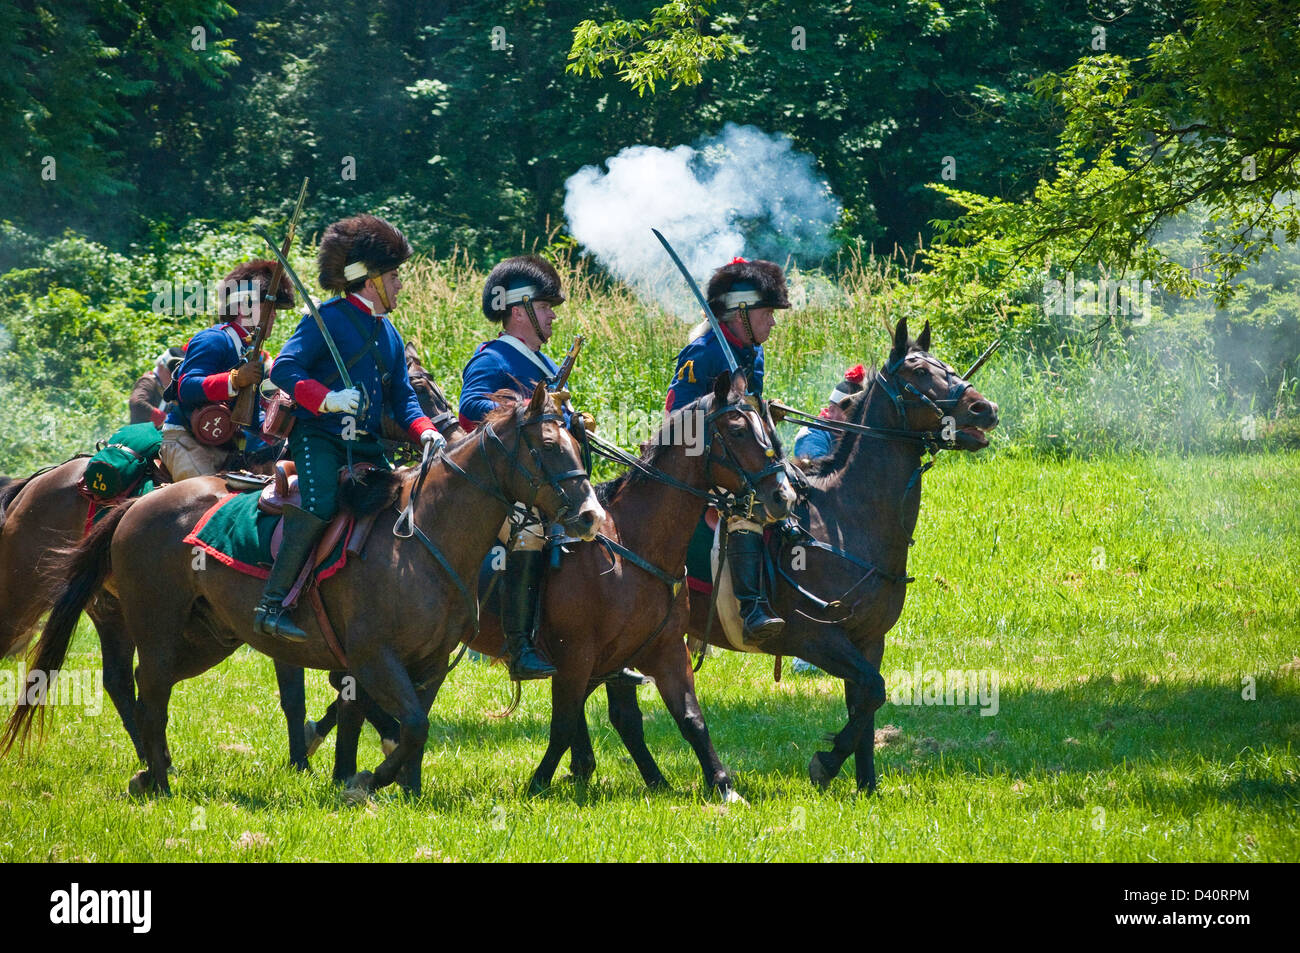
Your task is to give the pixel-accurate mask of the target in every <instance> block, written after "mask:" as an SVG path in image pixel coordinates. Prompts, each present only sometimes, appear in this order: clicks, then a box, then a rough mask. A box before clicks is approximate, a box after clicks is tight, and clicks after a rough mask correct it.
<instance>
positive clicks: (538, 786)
mask: <svg viewBox="0 0 1300 953" xmlns="http://www.w3.org/2000/svg"><path fill="white" fill-rule="evenodd" d="M549 787H550V785H549V784H542V783H541V782H540V781H538V780H536V779H534V780H532V781H529V782H528V795H527V796H528V797H541V796H542V795H543V794H545V793H546V789H547V788H549Z"/></svg>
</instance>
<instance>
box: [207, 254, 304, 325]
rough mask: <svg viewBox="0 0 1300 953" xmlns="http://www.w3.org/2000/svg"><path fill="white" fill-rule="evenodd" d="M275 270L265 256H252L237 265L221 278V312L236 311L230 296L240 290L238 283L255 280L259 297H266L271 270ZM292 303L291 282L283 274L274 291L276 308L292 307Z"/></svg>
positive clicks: (273, 264) (225, 313)
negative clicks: (251, 258)
mask: <svg viewBox="0 0 1300 953" xmlns="http://www.w3.org/2000/svg"><path fill="white" fill-rule="evenodd" d="M274 270H275V262H273V261H268V260H267V259H265V258H254V259H253V260H252V261H246V262H244V263H243V264H242V265H239V266H237V267H236V268H235V269H234V270H233V271H231V272H230V274H228V275H226V277H224V278H222V279H221V291H220V304H221V314H222V315H227V316H228V315H231V314H234V313H236V310H237V309H236V308H234V307H232V306H231V304H230V296H231V295H232V294H234V293H236V292H238V291H239V290H240V285H242V284H244V283H245V282H250V281H256V282H257V292H258V295H259V296H260V297H261V298H265V297H266V293H267V291H269V290H270V288H271V272H272V271H274ZM293 305H294V296H293V283H292V282H290V281H289V276H288V275H284V276H283V277H281V279H280V287H279V288H277V289H276V291H275V306H276V308H292V307H293Z"/></svg>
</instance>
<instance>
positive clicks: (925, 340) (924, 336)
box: [916, 321, 930, 353]
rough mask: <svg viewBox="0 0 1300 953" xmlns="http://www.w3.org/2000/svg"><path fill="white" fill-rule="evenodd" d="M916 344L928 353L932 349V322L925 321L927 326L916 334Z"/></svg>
mask: <svg viewBox="0 0 1300 953" xmlns="http://www.w3.org/2000/svg"><path fill="white" fill-rule="evenodd" d="M916 346H917V347H919V348H920V349H921V350H922V351H926V352H927V353H928V352H929V350H930V322H929V321H926V322H925V327H923V328H921V333H920V334H918V335H917V336H916Z"/></svg>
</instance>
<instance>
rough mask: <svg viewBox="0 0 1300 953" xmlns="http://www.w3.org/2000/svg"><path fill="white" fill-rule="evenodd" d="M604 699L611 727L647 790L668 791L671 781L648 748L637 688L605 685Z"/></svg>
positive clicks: (626, 683)
mask: <svg viewBox="0 0 1300 953" xmlns="http://www.w3.org/2000/svg"><path fill="white" fill-rule="evenodd" d="M605 697H606V700H607V701H608V703H609V723H610V724H611V725H613V726H614V730H615V731H617V732H618V736H619V737H620V738H621V739H623V747H625V748H627V751H628V754H630V755H631V756H632V760H633V761H634V762H636V769H637V770H638V771H640V772H641V778H642V780H643V781H645V783H646V787H649V788H657V789H667V788H668V786H669V785H668V779H667V778H665V777H664V776H663V772H661V771H660V770H659V765H657V764H655V759H654V756H653V755H651V754H650V749H649V748H647V747H646V743H645V725H644V720H643V719H642V717H641V706H640V705H639V704H638V703H637V699H636V686H635V685H632V684H630V683H629V682H625V681H622V680H617V681H613V682H606V683H605Z"/></svg>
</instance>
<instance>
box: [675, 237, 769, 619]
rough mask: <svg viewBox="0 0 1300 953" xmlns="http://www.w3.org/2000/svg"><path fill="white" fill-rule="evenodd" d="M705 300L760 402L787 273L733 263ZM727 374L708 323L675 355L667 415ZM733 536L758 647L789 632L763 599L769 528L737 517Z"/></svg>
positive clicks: (730, 542) (730, 549) (734, 572)
mask: <svg viewBox="0 0 1300 953" xmlns="http://www.w3.org/2000/svg"><path fill="white" fill-rule="evenodd" d="M705 297H706V298H707V299H708V302H709V307H710V308H711V309H712V311H713V313H714V315H715V316H716V317H717V319H718V323H719V326H720V327H721V328H722V334H723V337H724V338H726V340H727V343H728V344H730V345H731V352H732V354H734V355H735V357H736V364H737V366H738V367H740V368H741V369H742V370H745V371H746V372H747V374H748V375H749V390H750V393H751V394H753V395H754V396H755V397H762V396H763V342H764V341H766V340H767V338H768V335H770V334H771V333H772V329H773V328H774V327H776V309H778V308H788V307H790V299H789V296H788V294H787V293H786V287H785V274H784V272H782V270H781V266H780V265H777V264H775V263H773V262H770V261H746V260H745V259H744V258H735V259H733V260H732V261H731V263H730V264H728V265H723V266H722V267H721V268H719V269H718V270H717V271H715V272H714V273H713V277H711V278H710V279H709V285H708V288H707V290H706V292H705ZM727 370H729V367H728V364H727V358H726V355H725V354H724V353H723V350H722V343H721V342H720V341H719V340H718V337H717V334H716V333H715V332H714V331H713V328H712V325H710V324H709V323H708V322H707V321H706V322H704V323H702V324H700V325H699V326H697V327H696V328H695V329H694V330H693V331H692V332H691V340H690V343H688V344H687V345H686V347H684V348H682V350H681V352H680V353H679V354H678V355H677V367H676V370H675V371H674V372H673V381H672V384H671V385H670V386H669V388H668V398H667V401H666V402H665V405H664V409H665V411H672V410H673V408H674V407H684V406H686V405H687V404H688V403H690V402H691V401H693V400H695V399H696V398H698V397H701V396H703V395H704V394H706V393H708V392H709V391H710V390H712V388H713V381H714V379H715V378H716V377H717V376H718V375H719V374H721V373H724V372H725V371H727ZM755 515H758V514H755ZM759 518H760V519H761V516H760V517H759ZM701 526H704V524H703V523H701ZM699 532H703V530H700V531H699ZM727 534H728V535H727V560H728V562H729V563H730V565H731V583H732V587H733V588H734V589H735V591H736V597H737V598H738V599H739V600H740V616H741V621H742V623H743V626H744V638H745V641H746V642H748V643H751V644H758V643H760V642H763V641H765V640H767V639H769V638H772V637H773V636H775V635H779V634H780V633H781V631H782V630H783V629H784V628H785V620H784V619H782V618H780V617H779V616H777V615H776V614H775V613H774V612H773V611H772V607H771V605H770V604H769V603H768V597H767V593H766V592H765V587H764V579H763V527H762V524H761V523H759V522H757V521H755V520H754V519H747V518H745V517H740V516H733V517H730V518H729V519H728V520H727Z"/></svg>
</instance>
